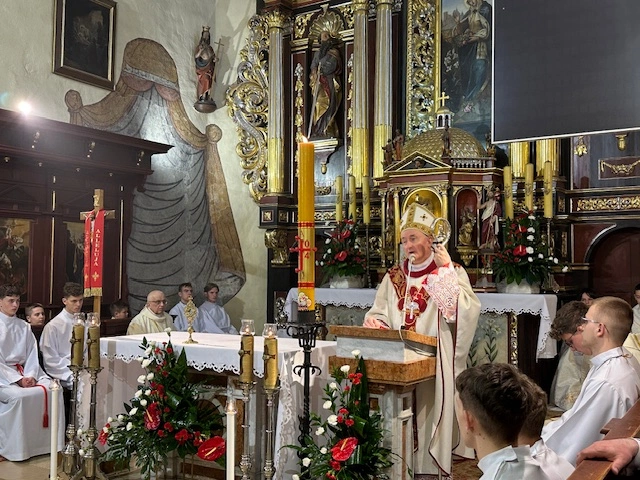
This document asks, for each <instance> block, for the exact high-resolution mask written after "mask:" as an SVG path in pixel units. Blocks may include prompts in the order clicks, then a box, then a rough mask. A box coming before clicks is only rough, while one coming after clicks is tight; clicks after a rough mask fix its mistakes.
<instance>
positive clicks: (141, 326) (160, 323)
mask: <svg viewBox="0 0 640 480" xmlns="http://www.w3.org/2000/svg"><path fill="white" fill-rule="evenodd" d="M166 305H167V299H166V298H165V296H164V293H163V292H161V291H160V290H153V291H151V292H149V295H147V303H146V305H145V306H144V308H143V309H142V311H141V312H140V313H139V314H138V315H136V316H135V317H133V320H131V323H130V324H129V328H127V335H136V334H139V333H160V332H163V331H164V330H165V329H166V328H170V329H171V330H173V329H174V328H173V319H172V318H171V315H169V314H168V313H166V312H165V311H164V307H165V306H166Z"/></svg>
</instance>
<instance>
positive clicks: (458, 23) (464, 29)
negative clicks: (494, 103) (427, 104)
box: [440, 0, 493, 144]
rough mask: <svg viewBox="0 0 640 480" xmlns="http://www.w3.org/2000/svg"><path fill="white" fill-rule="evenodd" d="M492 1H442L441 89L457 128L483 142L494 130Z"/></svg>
mask: <svg viewBox="0 0 640 480" xmlns="http://www.w3.org/2000/svg"><path fill="white" fill-rule="evenodd" d="M492 15H493V0H442V10H441V32H442V34H441V38H440V46H441V48H440V72H441V73H440V91H441V95H446V96H447V97H448V98H447V99H446V106H447V107H448V108H449V110H451V111H452V112H453V114H454V115H453V119H452V123H453V125H454V126H455V127H457V128H461V129H463V130H466V131H467V132H469V133H471V134H472V135H474V136H475V137H476V138H477V139H478V140H479V141H480V142H481V143H482V144H484V143H485V141H486V135H487V134H488V133H490V131H491V70H492V64H491V48H492V37H491V33H492V32H491V22H492Z"/></svg>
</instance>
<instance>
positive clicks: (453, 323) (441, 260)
mask: <svg viewBox="0 0 640 480" xmlns="http://www.w3.org/2000/svg"><path fill="white" fill-rule="evenodd" d="M434 221H435V216H434V215H433V214H432V213H431V212H430V211H429V210H427V209H426V208H425V207H424V206H423V205H421V204H418V203H416V202H414V203H412V204H411V205H410V206H409V207H408V208H407V210H406V211H405V213H404V215H403V217H402V224H401V240H402V246H403V249H404V252H405V256H406V259H405V261H404V262H403V264H402V265H396V266H394V267H392V268H391V269H390V270H389V271H388V272H387V274H386V275H385V276H384V278H383V279H382V283H381V284H380V286H379V287H378V291H377V293H376V298H375V301H374V304H373V307H372V308H371V310H369V311H368V312H367V313H366V315H365V320H364V324H363V325H364V326H365V327H369V328H391V329H395V330H399V329H407V330H414V331H416V332H418V333H421V334H423V335H430V336H434V337H437V338H438V345H437V356H436V378H435V381H428V382H423V383H421V384H419V385H418V387H417V389H416V410H417V411H416V416H415V418H416V422H417V425H418V442H419V445H418V453H417V455H416V458H415V467H414V471H415V472H417V473H421V474H435V473H438V470H440V471H442V472H444V473H446V474H450V473H451V454H452V450H453V449H454V448H456V447H457V445H458V444H459V440H458V438H457V437H458V430H457V426H456V424H455V413H454V408H453V394H454V380H455V377H456V376H457V375H458V374H459V373H460V372H461V371H463V370H464V369H465V368H466V363H467V355H468V353H469V347H470V346H471V342H472V340H473V336H474V334H475V331H476V325H477V323H478V316H479V315H480V301H479V300H478V297H477V296H476V294H475V293H473V290H472V288H471V284H470V283H469V277H468V276H467V272H466V271H465V270H464V268H462V267H461V266H460V265H457V264H454V263H453V262H452V261H451V257H450V256H449V253H448V252H447V249H446V247H445V246H444V245H443V244H440V243H435V242H434V231H433V228H432V226H433V224H434ZM456 453H457V454H459V455H462V456H465V457H468V458H473V451H471V450H469V449H467V448H465V447H464V446H463V445H460V447H459V448H458V449H456Z"/></svg>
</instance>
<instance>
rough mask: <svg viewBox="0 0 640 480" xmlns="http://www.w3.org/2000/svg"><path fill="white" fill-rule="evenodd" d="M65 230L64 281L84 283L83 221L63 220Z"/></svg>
mask: <svg viewBox="0 0 640 480" xmlns="http://www.w3.org/2000/svg"><path fill="white" fill-rule="evenodd" d="M64 225H65V227H66V232H67V238H66V243H65V248H66V262H65V272H66V281H67V282H75V283H78V284H80V285H84V279H83V269H84V223H82V222H64Z"/></svg>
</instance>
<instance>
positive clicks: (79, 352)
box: [71, 312, 84, 367]
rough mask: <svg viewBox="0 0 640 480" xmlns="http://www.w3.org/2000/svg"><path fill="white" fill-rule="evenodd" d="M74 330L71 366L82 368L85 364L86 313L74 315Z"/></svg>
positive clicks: (72, 334)
mask: <svg viewBox="0 0 640 480" xmlns="http://www.w3.org/2000/svg"><path fill="white" fill-rule="evenodd" d="M73 321H74V325H73V330H72V332H71V365H73V366H74V367H82V366H83V364H84V313H82V312H80V313H74V314H73Z"/></svg>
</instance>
